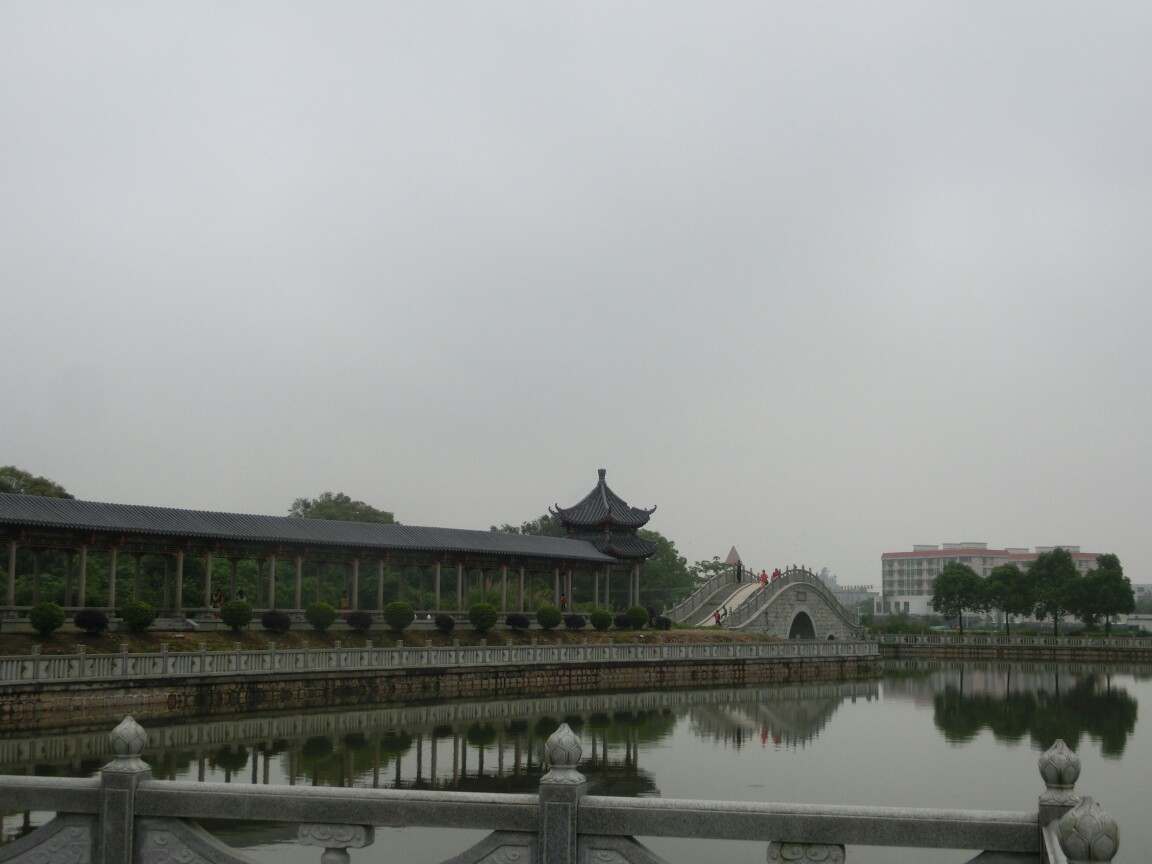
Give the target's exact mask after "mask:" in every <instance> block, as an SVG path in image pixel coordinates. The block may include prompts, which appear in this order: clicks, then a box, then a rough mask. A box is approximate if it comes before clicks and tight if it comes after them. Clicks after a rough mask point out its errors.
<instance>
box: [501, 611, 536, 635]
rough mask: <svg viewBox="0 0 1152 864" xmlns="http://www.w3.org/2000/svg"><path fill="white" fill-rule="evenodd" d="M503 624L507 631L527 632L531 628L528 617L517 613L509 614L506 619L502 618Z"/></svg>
mask: <svg viewBox="0 0 1152 864" xmlns="http://www.w3.org/2000/svg"><path fill="white" fill-rule="evenodd" d="M504 623H505V624H507V625H508V627H509V629H511V630H516V631H521V630H527V629H528V628H529V627H531V626H532V622H531V621H530V620H529V618H528V616H527V615H523V614H521V613H519V612H510V613H509V614H508V615H507V617H505V618H504Z"/></svg>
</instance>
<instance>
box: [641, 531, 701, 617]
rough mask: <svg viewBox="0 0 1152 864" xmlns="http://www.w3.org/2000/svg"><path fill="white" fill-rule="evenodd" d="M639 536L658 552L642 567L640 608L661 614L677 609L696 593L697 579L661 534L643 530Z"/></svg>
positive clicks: (673, 545)
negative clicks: (663, 610) (671, 608)
mask: <svg viewBox="0 0 1152 864" xmlns="http://www.w3.org/2000/svg"><path fill="white" fill-rule="evenodd" d="M636 536H638V537H640V538H641V539H644V540H648V541H650V542H652V543H655V544H656V552H655V553H654V554H653V555H652V557H651V558H649V559H648V560H647V561H645V562H644V563H643V564H641V565H640V605H641V606H652V607H654V608H655V609H656V610H657V611H659V610H661V609H667V608H668V607H670V606H675V605H676V604H677V603H679V602H680V601H681V600H683V599H684V598H685V597H687V596H688V595H689V594H691V593H692V592H693V591H694V590H696V579H695V578H694V576H693V574H692V572H691V571H689V569H688V561H687V559H686V558H684V556H683V555H681V554H680V552H679V551H678V550H677V549H676V544H675V543H673V542H672V541H671V540H669V539H668V538H667V537H665V536H664V535H663V534H661V533H660V532H659V531H649V530H648V529H646V528H641V529H640V530H639V531H637V532H636Z"/></svg>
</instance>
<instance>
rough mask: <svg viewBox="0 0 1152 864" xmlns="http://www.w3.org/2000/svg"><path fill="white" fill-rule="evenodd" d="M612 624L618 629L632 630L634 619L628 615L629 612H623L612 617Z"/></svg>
mask: <svg viewBox="0 0 1152 864" xmlns="http://www.w3.org/2000/svg"><path fill="white" fill-rule="evenodd" d="M612 626H613V627H615V628H616V629H617V630H631V629H632V619H631V618H629V617H628V613H627V612H621V613H620V614H619V615H617V616H616V617H615V618H613V619H612Z"/></svg>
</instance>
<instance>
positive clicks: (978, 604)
mask: <svg viewBox="0 0 1152 864" xmlns="http://www.w3.org/2000/svg"><path fill="white" fill-rule="evenodd" d="M931 605H932V608H933V609H934V610H936V611H937V612H938V613H940V614H941V615H943V616H944V617H945V618H956V619H958V620H959V622H960V632H961V633H963V632H964V613H965V612H977V613H982V612H991V611H997V612H1002V613H1004V628H1005V630H1006V631H1007V632H1009V633H1011V628H1010V626H1009V623H1008V622H1009V618H1010V617H1011V616H1013V615H1017V616H1021V617H1029V618H1035V619H1036V620H1038V621H1043V620H1044V619H1046V618H1051V619H1052V632H1053V633H1054V634H1058V633H1059V632H1060V631H1059V627H1060V619H1061V618H1063V617H1065V616H1068V615H1071V616H1072V617H1074V618H1077V619H1079V620H1080V621H1082V622H1083V623H1084V625H1085V626H1086V627H1089V628H1094V627H1097V626H1098V625H1099V624H1100V623H1101V622H1103V624H1104V632H1105V633H1108V634H1111V632H1112V618H1113V617H1114V616H1116V615H1127V614H1130V613H1131V612H1133V611H1135V609H1136V596H1135V593H1134V592H1133V590H1132V583H1131V582H1130V581H1129V579H1128V577H1127V576H1125V575H1124V568H1123V567H1122V566H1121V565H1120V559H1119V558H1118V557H1116V556H1115V555H1112V554H1107V555H1098V556H1097V557H1096V566H1095V567H1094V568H1092V569H1091V570H1089V571H1088V572H1087V573H1081V572H1080V571H1079V570H1078V569H1077V568H1076V562H1075V561H1074V560H1073V559H1072V553H1070V552H1069V551H1068V550H1067V549H1062V548H1060V547H1057V548H1055V549H1052V550H1051V551H1049V552H1042V553H1041V554H1040V555H1039V556H1037V558H1036V560H1035V561H1033V562H1032V563H1031V564H1029V565H1028V567H1027V569H1024V570H1021V569H1020V568H1019V567H1017V566H1016V565H1015V564H1001V565H1000V566H998V567H994V568H993V569H992V570H991V572H989V574H988V576H987V578H982V577H981V576H980V575H979V574H977V573H976V571H975V570H973V569H972V568H971V567H969V566H968V565H967V564H964V563H962V562H960V561H949V562H948V563H947V564H945V565H944V567H943V569H941V571H940V575H938V576H937V577H936V579H935V580H934V581H933V583H932V603H931Z"/></svg>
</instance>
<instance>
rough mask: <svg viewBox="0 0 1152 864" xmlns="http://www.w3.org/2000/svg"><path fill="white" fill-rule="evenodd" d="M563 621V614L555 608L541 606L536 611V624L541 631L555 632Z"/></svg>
mask: <svg viewBox="0 0 1152 864" xmlns="http://www.w3.org/2000/svg"><path fill="white" fill-rule="evenodd" d="M563 620H564V613H562V612H561V611H560V610H559V609H557V608H556V607H555V606H541V607H540V608H539V609H537V610H536V623H537V624H539V625H540V629H541V630H555V629H556V628H557V627H559V626H560V622H561V621H563Z"/></svg>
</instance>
